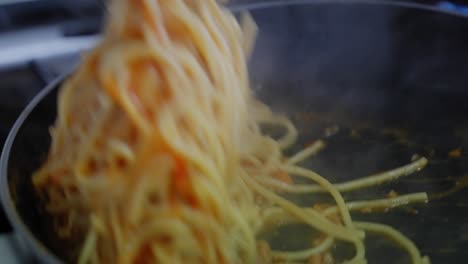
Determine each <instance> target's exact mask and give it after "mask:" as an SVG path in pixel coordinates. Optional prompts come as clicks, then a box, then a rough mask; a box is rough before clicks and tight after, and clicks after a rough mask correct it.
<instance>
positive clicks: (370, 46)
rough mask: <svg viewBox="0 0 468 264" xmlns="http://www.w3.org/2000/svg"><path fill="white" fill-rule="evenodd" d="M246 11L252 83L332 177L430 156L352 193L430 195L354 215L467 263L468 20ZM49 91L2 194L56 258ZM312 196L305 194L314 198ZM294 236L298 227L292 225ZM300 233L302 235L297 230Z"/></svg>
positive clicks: (371, 252)
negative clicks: (320, 147)
mask: <svg viewBox="0 0 468 264" xmlns="http://www.w3.org/2000/svg"><path fill="white" fill-rule="evenodd" d="M231 8H232V9H233V10H235V11H236V12H237V11H241V10H245V9H249V10H250V11H251V12H252V14H253V16H254V17H255V19H256V21H257V23H258V24H259V26H260V30H261V31H260V35H259V38H258V43H257V46H256V49H255V52H254V54H253V57H252V58H251V60H250V71H251V72H250V73H251V79H252V87H253V88H254V90H255V93H256V94H257V96H258V97H259V98H261V99H262V100H264V101H265V102H267V103H268V104H269V105H270V106H271V107H272V108H273V109H274V110H275V111H277V112H280V113H284V114H286V115H288V116H289V117H290V118H291V119H292V120H293V122H294V123H295V124H296V125H297V126H298V129H299V132H300V138H299V143H298V144H297V146H295V147H294V148H293V150H292V151H294V149H296V148H300V147H303V146H304V145H305V144H308V142H310V141H312V140H315V139H318V138H323V139H325V140H326V141H327V142H328V147H327V148H326V149H325V150H324V151H323V152H322V153H320V154H319V155H318V156H317V157H316V158H314V159H313V160H311V161H310V162H309V163H307V164H305V165H306V166H310V167H311V168H313V169H315V170H316V171H317V172H319V173H321V174H322V175H324V176H326V177H327V178H328V179H330V180H331V181H332V182H340V181H345V180H350V179H353V178H357V177H362V176H366V175H368V174H372V173H375V172H379V171H383V170H387V169H391V168H394V167H397V166H400V165H403V164H406V163H408V162H410V160H411V158H412V157H414V156H417V155H420V156H426V157H427V158H428V159H429V160H430V163H429V166H428V167H427V168H426V169H424V170H422V171H420V172H418V173H416V174H414V175H411V176H408V177H405V178H403V179H401V180H398V181H396V182H392V183H390V184H385V185H382V186H378V187H376V188H373V189H369V190H362V191H359V192H354V193H350V194H346V196H345V198H346V199H357V198H360V199H364V198H370V197H382V196H384V195H386V194H387V193H388V192H389V191H392V190H393V191H394V192H397V193H401V194H403V193H409V192H419V191H427V192H428V193H429V196H430V201H429V203H428V204H423V205H408V206H405V207H403V208H401V209H394V210H390V211H379V212H374V213H373V214H367V213H357V214H355V215H354V217H355V218H356V219H365V220H373V221H378V222H381V223H386V224H390V225H392V226H394V227H396V228H397V229H398V230H400V231H401V232H403V233H404V234H406V235H407V236H409V237H410V238H411V239H412V240H413V241H414V242H415V243H416V244H417V245H418V246H419V247H420V249H421V251H422V253H423V254H427V255H429V256H431V259H432V261H433V263H464V262H465V261H464V259H466V257H467V255H468V252H467V251H465V249H468V192H467V191H466V190H465V189H464V187H465V185H467V183H468V180H467V176H466V175H468V162H467V159H468V120H467V117H468V116H467V114H468V103H467V98H468V87H467V84H468V20H467V18H465V17H463V16H459V15H456V14H455V13H447V12H441V11H437V10H434V9H431V8H427V7H422V6H418V5H413V4H400V3H398V4H397V3H392V2H378V3H376V2H370V1H276V2H269V3H262V4H252V5H238V6H232V7H231ZM64 78H66V77H62V78H61V79H59V80H57V81H55V82H54V83H52V84H51V85H49V86H48V87H47V88H45V89H44V90H43V91H42V92H41V93H40V94H39V95H37V97H36V98H35V99H34V100H33V101H32V102H31V103H30V104H29V105H28V107H27V108H26V109H25V111H24V112H23V113H22V114H21V116H20V118H19V119H18V121H17V122H16V124H15V125H14V127H13V129H12V131H11V133H10V135H9V137H8V140H7V142H6V144H5V146H4V149H3V153H2V160H1V190H0V191H1V198H2V203H3V206H4V208H5V210H6V213H7V215H8V217H9V220H10V221H11V222H12V224H13V226H14V229H15V231H16V234H17V236H18V237H19V238H20V240H21V241H22V242H21V245H22V249H23V250H24V251H25V252H28V253H29V254H28V256H31V259H35V260H38V261H39V262H45V263H60V262H61V260H62V259H63V258H64V254H63V251H62V250H61V249H60V245H57V244H56V243H53V242H52V241H51V239H50V236H49V234H50V230H48V229H46V228H44V226H45V225H46V224H47V217H45V216H44V215H42V213H41V210H40V208H39V206H38V199H37V197H35V194H34V193H35V192H34V190H33V188H32V186H31V174H32V172H33V171H34V170H35V169H37V168H38V167H39V166H40V164H41V163H42V162H43V161H44V159H45V157H46V155H47V150H48V146H49V143H50V137H49V133H48V128H49V126H51V125H52V124H53V122H54V120H55V116H56V100H57V98H56V97H57V88H58V87H59V86H60V84H61V82H62V80H63V79H64ZM314 199H315V198H314V197H311V198H310V199H309V200H307V199H306V200H304V201H302V202H303V203H312V202H314ZM289 232H290V234H291V235H292V236H293V237H294V235H297V236H296V237H295V238H294V239H292V240H291V241H292V242H291V241H290V242H291V243H290V242H288V241H281V240H280V241H276V242H275V244H274V246H275V247H277V248H285V247H288V246H290V245H288V244H294V241H296V240H300V239H301V236H300V235H301V234H302V233H301V231H297V230H289ZM295 232H296V233H295ZM367 247H368V253H367V256H368V258H369V263H407V262H408V258H407V257H406V255H405V254H404V253H402V252H401V250H399V249H398V248H397V247H394V246H392V244H391V243H388V242H387V240H385V239H381V238H379V237H378V236H372V235H369V236H368V239H367Z"/></svg>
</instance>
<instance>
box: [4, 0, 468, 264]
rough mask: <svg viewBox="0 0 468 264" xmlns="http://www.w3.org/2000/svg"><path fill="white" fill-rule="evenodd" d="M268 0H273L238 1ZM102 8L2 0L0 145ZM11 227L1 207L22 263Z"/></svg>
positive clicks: (456, 4) (72, 57) (84, 42)
mask: <svg viewBox="0 0 468 264" xmlns="http://www.w3.org/2000/svg"><path fill="white" fill-rule="evenodd" d="M264 2H270V1H269V0H235V1H234V3H235V4H247V3H264ZM325 2H326V0H325ZM375 2H379V1H378V0H377V1H375ZM386 2H395V3H406V4H410V5H413V4H422V5H426V6H430V7H431V8H437V9H444V10H448V11H450V12H455V13H458V14H460V15H468V4H467V5H466V6H465V5H464V2H466V1H457V0H453V1H431V0H427V1H416V0H415V1H410V0H408V1H402V0H394V1H391V0H390V1H386ZM104 10H105V8H104V4H103V1H97V0H53V1H52V0H0V147H1V146H3V142H4V141H5V139H6V137H7V135H8V132H9V130H10V129H11V127H12V125H13V123H14V121H15V120H16V118H17V117H18V115H19V114H20V112H21V111H22V110H23V109H24V107H25V106H26V105H27V103H28V102H29V101H30V100H31V99H32V98H33V97H34V96H35V95H36V94H37V93H38V92H39V91H40V90H41V89H42V88H44V87H45V86H46V85H47V84H48V83H49V82H51V81H52V80H53V79H55V78H57V77H58V76H60V75H61V74H63V73H65V72H67V71H69V70H70V69H71V68H73V66H74V65H76V63H77V62H79V59H80V53H82V52H83V51H86V50H88V49H90V48H92V47H93V46H94V45H95V43H96V41H98V40H99V32H100V27H101V24H102V20H103V14H104V13H105V11H104ZM10 232H11V227H10V225H9V224H8V222H7V220H6V219H5V217H4V215H3V212H1V210H0V256H1V260H0V262H1V263H7V264H8V263H20V262H18V260H15V259H14V245H13V244H12V243H11V241H12V240H11V238H10V237H9V236H8V234H10ZM9 256H10V257H11V258H10V259H9V260H8V257H9Z"/></svg>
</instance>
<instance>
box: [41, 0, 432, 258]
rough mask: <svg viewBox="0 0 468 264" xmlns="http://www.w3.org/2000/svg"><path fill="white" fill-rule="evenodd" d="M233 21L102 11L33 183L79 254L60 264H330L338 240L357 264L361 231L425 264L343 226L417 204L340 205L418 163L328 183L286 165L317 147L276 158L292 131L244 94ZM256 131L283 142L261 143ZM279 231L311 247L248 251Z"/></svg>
mask: <svg viewBox="0 0 468 264" xmlns="http://www.w3.org/2000/svg"><path fill="white" fill-rule="evenodd" d="M242 21H243V23H242V25H243V26H242V27H241V26H240V25H239V24H238V23H237V21H236V19H235V18H234V16H233V15H232V14H231V13H229V12H228V11H227V10H225V9H223V8H222V7H220V6H219V5H218V4H217V3H216V2H215V1H214V0H203V1H201V0H114V1H113V2H112V4H111V5H110V17H109V19H108V23H107V26H106V30H105V33H104V38H103V40H102V42H101V43H100V44H99V45H98V47H96V48H95V49H94V50H93V51H92V52H91V53H90V54H89V55H88V56H87V58H86V59H85V61H84V62H83V64H82V65H81V67H80V68H79V69H78V70H77V72H76V73H74V74H73V76H72V77H71V78H70V79H69V80H68V81H67V82H66V83H65V84H64V85H63V87H61V90H60V95H59V101H58V118H57V120H56V123H55V125H54V128H52V129H51V135H52V144H51V147H50V150H49V156H48V159H47V161H46V162H45V164H43V166H42V167H41V168H40V169H39V170H38V171H37V172H36V173H35V175H34V176H33V183H34V185H35V187H36V189H37V190H38V192H39V194H40V195H41V197H42V199H43V201H44V204H45V208H46V210H47V212H48V213H49V214H50V215H51V216H52V217H53V219H54V224H55V228H56V232H57V234H58V235H59V236H60V237H61V238H62V239H65V240H74V239H78V240H79V241H80V244H81V247H80V249H79V254H77V257H76V259H75V260H73V261H76V262H78V263H258V262H263V263H293V262H300V263H304V262H307V261H313V259H316V258H314V257H316V256H320V255H323V254H327V256H329V250H330V247H331V246H332V245H333V244H334V243H335V241H338V240H342V241H346V242H349V243H352V244H353V245H354V246H355V248H356V250H355V256H354V257H353V258H352V259H350V260H349V261H348V262H349V263H365V262H366V260H365V247H364V235H365V232H377V233H382V234H384V235H386V236H389V237H391V238H392V239H393V240H395V241H396V242H398V243H399V244H400V245H402V246H403V247H404V248H406V249H407V250H408V252H409V253H410V256H411V259H412V260H413V262H414V263H425V262H427V261H428V259H427V258H423V257H422V256H421V255H420V253H419V251H418V250H417V248H416V247H415V246H414V244H413V243H412V242H410V241H409V240H408V239H407V238H405V237H404V236H403V235H402V234H400V233H398V232H397V231H395V230H393V229H391V228H390V227H386V226H383V225H377V224H373V223H360V222H354V221H353V220H352V217H351V214H350V211H351V210H355V209H359V208H364V207H393V206H397V205H401V204H405V203H408V202H424V201H426V200H427V196H426V194H414V195H408V196H401V197H398V198H389V199H384V200H375V201H360V202H347V201H345V200H344V199H343V197H342V194H341V192H346V191H352V190H356V189H360V188H365V187H370V186H374V185H377V184H380V183H382V182H385V181H390V180H393V179H396V178H398V177H400V176H403V175H407V174H410V173H412V172H414V171H417V170H419V169H421V168H423V167H424V166H425V165H426V163H427V160H425V159H424V158H422V159H421V160H419V161H416V162H413V163H412V164H410V165H407V166H405V167H402V168H399V169H396V170H394V171H391V172H386V173H383V174H380V175H377V176H372V177H368V178H364V179H361V180H356V181H353V182H349V183H343V184H332V183H330V182H329V181H328V180H327V179H325V178H324V177H322V176H320V175H318V174H317V173H315V172H313V171H310V170H308V169H305V168H302V167H300V166H299V165H298V164H299V163H300V162H301V161H303V160H305V159H307V158H309V157H310V156H312V155H314V154H315V153H317V152H318V151H319V150H320V149H321V148H323V147H324V145H323V143H322V142H320V143H317V144H314V145H312V146H311V147H310V148H307V149H305V150H304V151H302V152H300V153H298V154H296V155H294V156H293V157H291V158H289V159H285V158H284V155H283V154H282V153H283V150H284V149H286V148H288V147H289V146H291V145H292V144H293V143H294V142H295V139H296V137H297V132H296V130H295V127H294V126H293V124H292V123H291V122H290V121H289V120H288V119H287V118H285V117H282V116H278V115H275V114H274V113H272V112H271V111H270V110H269V108H268V107H267V106H265V105H263V104H261V103H260V102H258V101H257V100H256V99H255V98H254V97H253V96H252V94H251V91H250V89H249V82H248V74H247V67H246V59H245V58H246V57H248V55H249V54H250V52H251V50H252V47H253V39H254V36H255V34H256V27H255V24H254V23H253V20H252V19H251V17H250V16H249V15H247V14H244V16H243V19H242ZM265 124H268V125H275V126H280V127H284V128H285V130H286V133H285V135H284V136H283V137H282V138H280V139H274V138H272V137H270V136H268V135H267V134H265V133H263V132H262V129H261V127H262V126H263V125H265ZM290 176H298V177H302V178H306V179H308V180H310V181H312V182H314V183H315V185H299V184H294V182H292V180H291V177H290ZM283 192H293V193H298V192H299V193H317V192H327V193H329V194H330V195H331V196H332V198H333V199H334V201H335V203H336V206H334V207H330V208H328V209H326V210H318V209H316V208H304V207H301V206H298V205H297V204H295V203H294V202H292V201H290V200H287V199H286V198H284V197H283V196H282V195H281V194H282V193H283ZM280 219H281V220H282V221H279V220H280ZM292 222H301V223H305V224H307V225H309V226H310V227H312V228H314V229H316V230H318V231H319V232H320V233H321V234H323V235H322V236H323V239H322V240H321V242H320V243H319V244H318V245H316V246H315V247H313V248H309V249H305V250H304V251H298V252H281V251H275V250H271V249H270V247H269V246H268V244H265V243H264V242H263V241H258V235H259V234H260V233H261V232H262V231H263V230H265V229H266V228H270V227H271V228H275V227H277V226H278V223H283V224H289V223H292ZM83 234H84V235H83ZM329 257H330V256H329Z"/></svg>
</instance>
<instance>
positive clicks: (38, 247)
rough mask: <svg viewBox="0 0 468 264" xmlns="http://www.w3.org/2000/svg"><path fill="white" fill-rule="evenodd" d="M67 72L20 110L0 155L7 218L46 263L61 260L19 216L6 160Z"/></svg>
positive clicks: (0, 186) (1, 191)
mask: <svg viewBox="0 0 468 264" xmlns="http://www.w3.org/2000/svg"><path fill="white" fill-rule="evenodd" d="M69 74H70V73H66V74H64V75H62V76H61V77H59V78H56V79H55V80H54V81H52V82H51V83H50V84H49V85H47V86H46V87H45V88H44V89H43V90H42V91H40V92H39V93H38V94H37V95H36V96H35V97H34V98H33V99H32V100H31V102H30V103H29V104H28V105H27V106H26V108H25V109H24V110H23V111H22V112H21V114H20V115H19V117H18V119H17V120H16V121H15V123H14V125H13V127H12V128H11V130H10V132H9V134H8V137H7V139H6V141H5V144H4V146H3V149H2V153H1V157H0V201H1V204H2V207H3V209H4V211H5V214H6V216H7V218H8V220H9V222H10V224H11V225H12V227H13V232H15V233H18V234H19V235H20V237H23V238H25V239H24V242H25V243H26V246H27V248H28V249H29V248H34V250H33V253H34V254H36V255H37V256H35V257H39V259H43V260H46V261H47V262H48V263H62V262H61V261H59V260H58V258H57V257H56V255H55V254H53V253H52V252H51V251H50V250H49V249H48V248H47V247H46V246H45V245H43V243H42V242H40V241H39V240H38V238H37V237H36V236H35V235H34V234H33V233H32V231H31V230H30V228H29V227H28V226H27V225H26V224H25V223H24V221H23V219H22V218H21V217H20V215H19V213H18V210H17V209H16V206H15V205H14V201H13V199H12V197H11V192H10V188H9V184H8V162H9V158H10V152H11V148H12V146H13V144H14V142H15V140H16V136H17V134H18V132H19V130H20V129H21V127H22V126H23V124H24V122H25V121H26V119H27V118H28V117H29V116H30V114H31V112H32V111H33V110H34V109H35V108H36V106H37V105H38V104H39V103H40V102H41V101H42V100H43V99H44V98H45V97H46V96H47V95H49V94H50V93H51V92H52V91H53V90H55V89H58V87H59V86H60V84H61V83H62V82H63V81H64V80H65V79H66V78H67V77H68V76H69Z"/></svg>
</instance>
